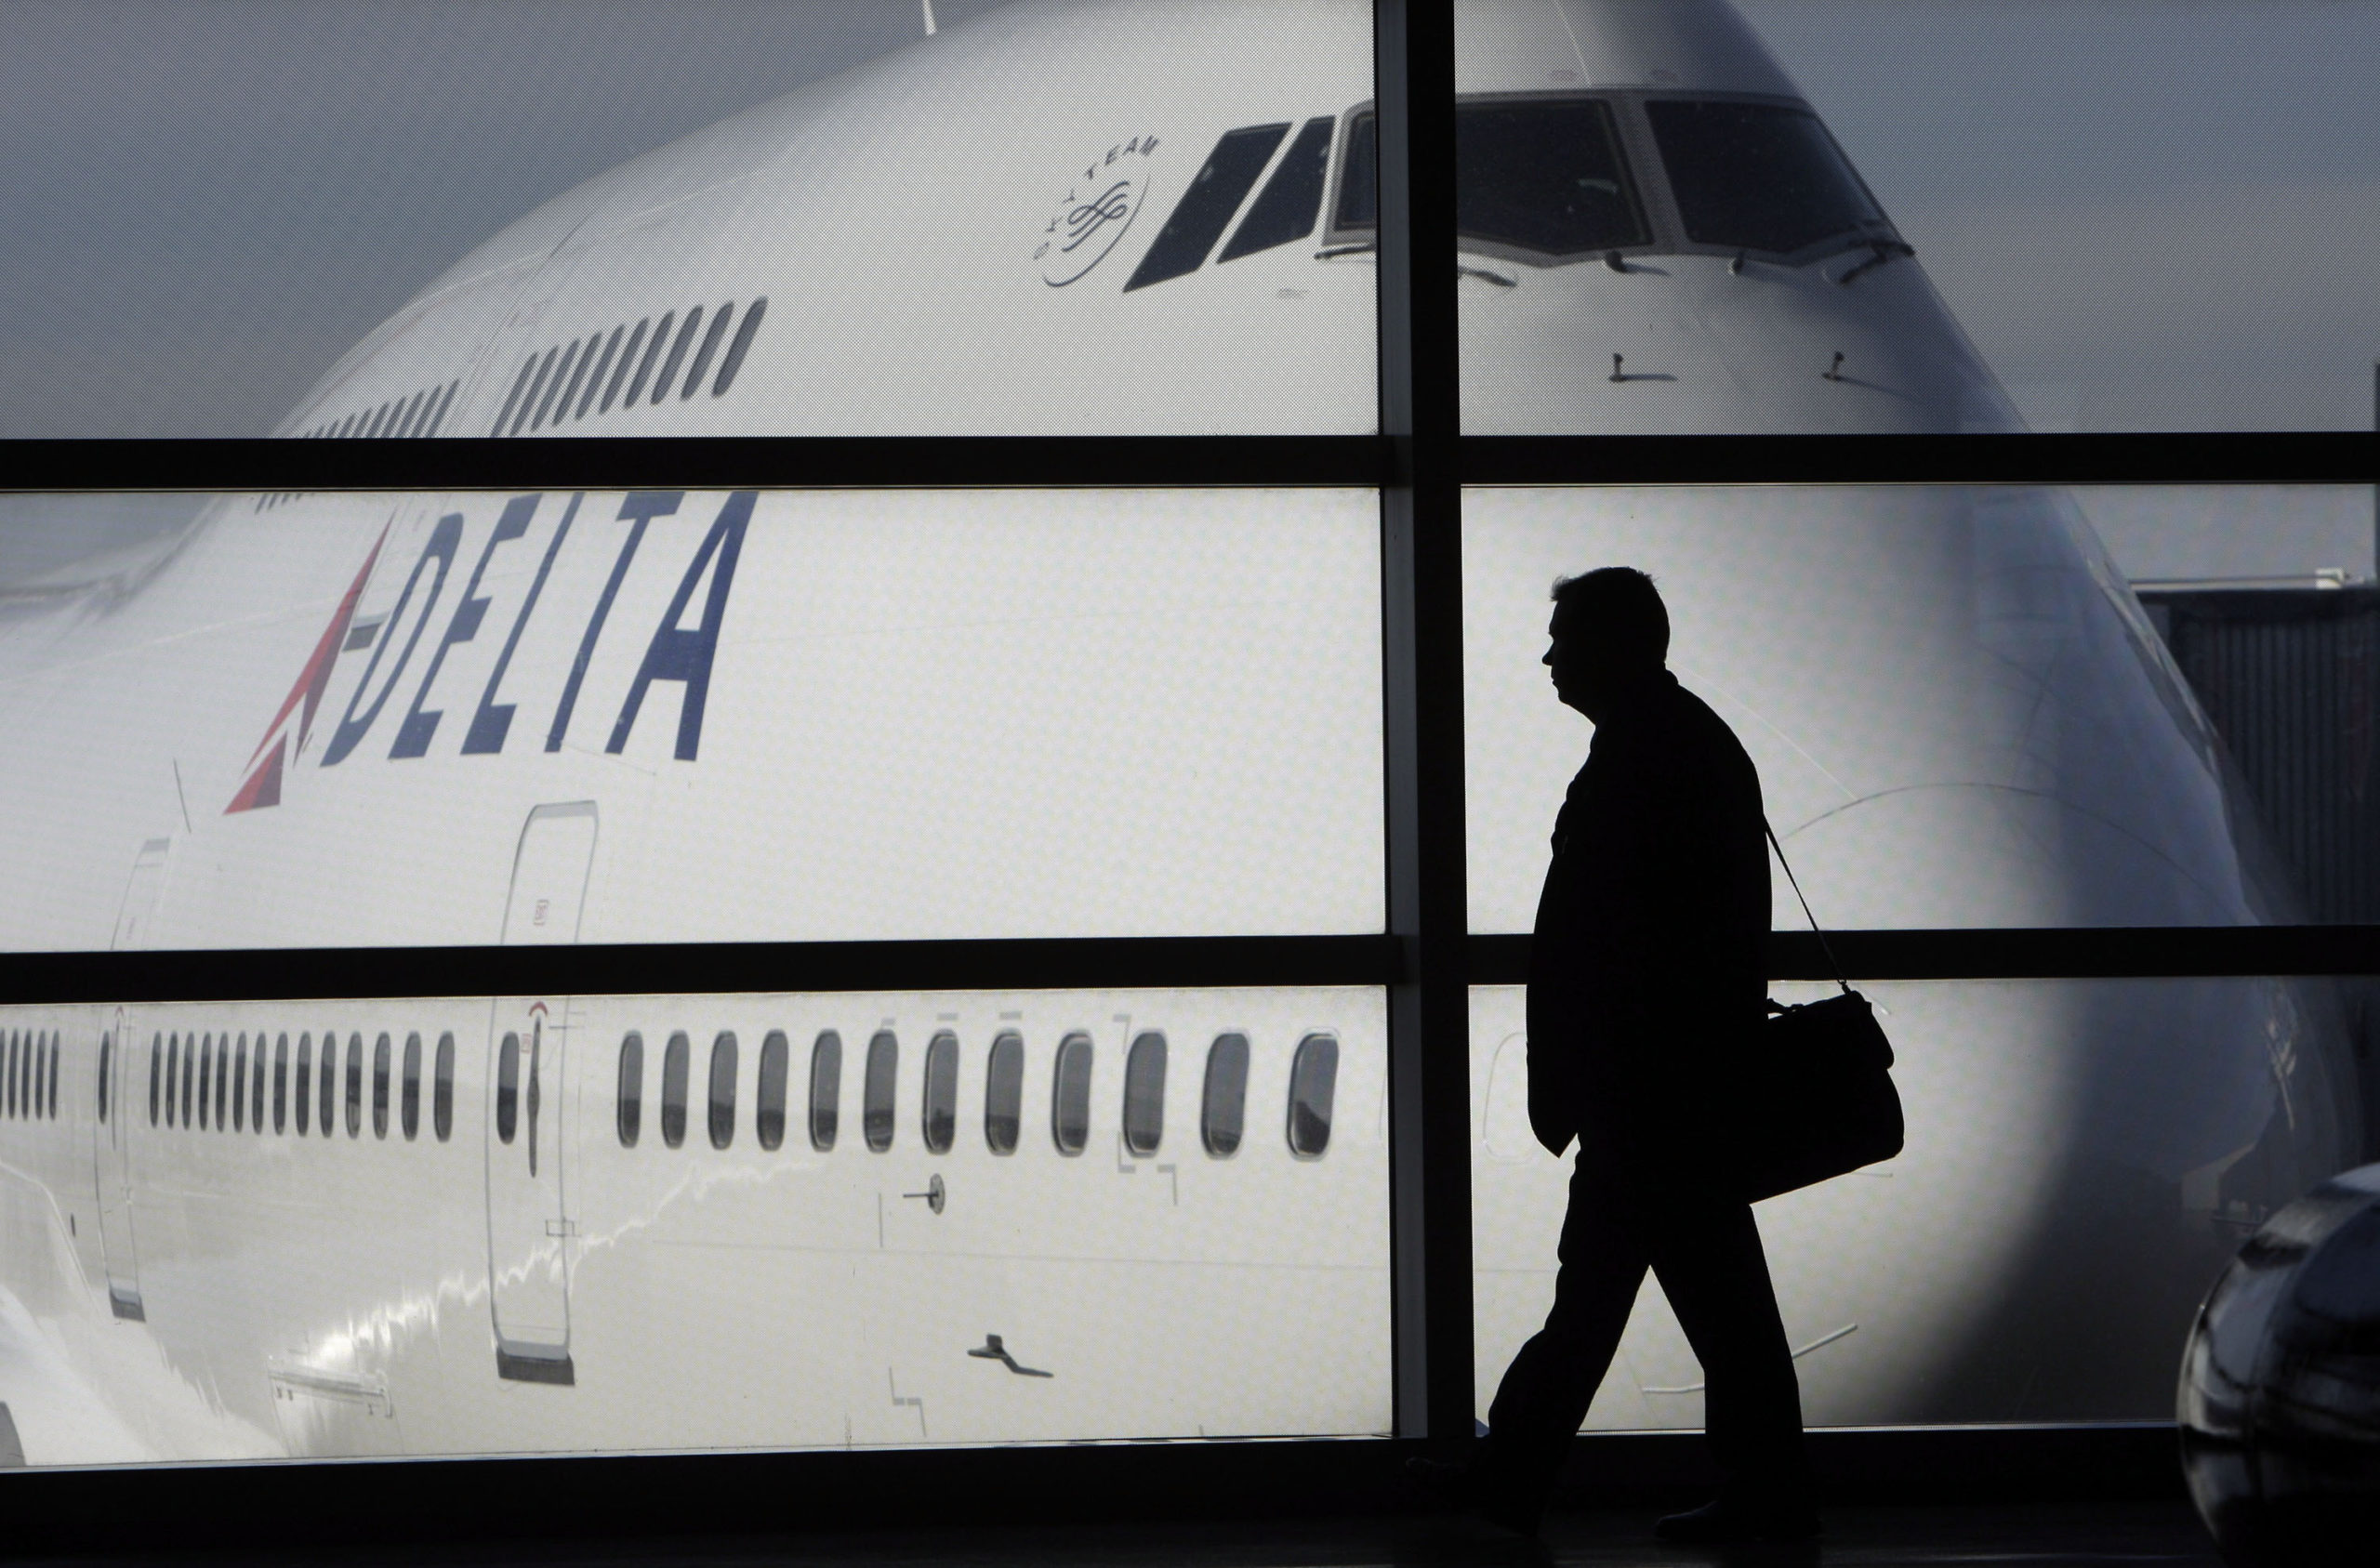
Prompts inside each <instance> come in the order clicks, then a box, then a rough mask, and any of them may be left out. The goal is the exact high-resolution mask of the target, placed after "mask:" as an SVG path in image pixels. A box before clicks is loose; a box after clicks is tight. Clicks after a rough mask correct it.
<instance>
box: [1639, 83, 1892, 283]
mask: <svg viewBox="0 0 2380 1568" xmlns="http://www.w3.org/2000/svg"><path fill="white" fill-rule="evenodd" d="M1645 112H1646V115H1647V116H1648V117H1649V118H1650V119H1651V121H1652V124H1653V139H1654V140H1655V141H1656V142H1657V143H1659V147H1660V150H1661V162H1662V164H1663V165H1665V166H1666V167H1667V169H1668V171H1669V177H1670V189H1671V191H1672V193H1673V195H1674V196H1675V197H1676V199H1677V210H1678V216H1679V217H1682V218H1683V219H1684V220H1685V222H1686V238H1687V239H1689V240H1691V241H1693V242H1694V243H1695V244H1703V245H1725V246H1728V247H1731V248H1734V249H1739V250H1758V251H1770V252H1774V253H1777V254H1779V255H1783V254H1787V253H1790V252H1793V251H1799V250H1805V249H1807V248H1808V247H1809V246H1811V245H1814V244H1818V243H1819V242H1820V241H1823V240H1831V239H1833V238H1835V237H1837V236H1839V235H1845V234H1849V235H1855V236H1858V237H1861V238H1869V237H1875V238H1883V237H1888V236H1889V235H1890V234H1891V233H1892V225H1891V224H1890V223H1888V222H1886V221H1885V218H1884V213H1883V212H1882V211H1881V210H1880V209H1879V208H1878V207H1877V205H1876V199H1875V198H1874V197H1873V196H1871V195H1870V194H1869V193H1868V188H1867V186H1866V185H1864V184H1863V183H1861V181H1860V178H1859V176H1858V173H1857V172H1856V171H1855V170H1853V168H1852V167H1851V161H1850V160H1849V159H1848V158H1845V156H1844V155H1843V150H1842V149H1841V148H1839V147H1837V146H1836V145H1835V144H1834V138H1832V137H1831V136H1829V135H1828V134H1827V129H1826V126H1825V125H1821V124H1819V122H1818V116H1817V115H1815V114H1813V113H1811V112H1809V111H1808V110H1806V109H1795V108H1792V107H1789V106H1787V105H1785V104H1778V103H1734V102H1717V103H1710V102H1697V101H1694V100H1691V99H1651V100H1649V101H1648V102H1646V105H1645Z"/></svg>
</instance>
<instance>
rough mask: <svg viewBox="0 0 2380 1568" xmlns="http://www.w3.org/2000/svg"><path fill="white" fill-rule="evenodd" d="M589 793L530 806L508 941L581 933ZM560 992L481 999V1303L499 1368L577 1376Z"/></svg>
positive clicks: (516, 1373) (509, 1372)
mask: <svg viewBox="0 0 2380 1568" xmlns="http://www.w3.org/2000/svg"><path fill="white" fill-rule="evenodd" d="M595 829H596V811H595V803H594V802H593V801H591V800H578V801H570V802H566V803H563V804H561V805H552V806H540V807H538V808H537V809H536V810H534V811H532V812H530V813H529V820H528V822H527V823H526V824H524V825H523V826H522V831H521V842H520V846H519V849H518V850H517V851H516V852H515V854H514V857H513V863H512V889H511V893H510V896H509V898H508V899H507V901H506V903H505V916H504V942H505V944H506V945H507V946H520V945H526V944H544V943H553V942H575V941H576V940H577V939H578V923H579V915H580V912H581V910H582V908H583V907H584V904H585V902H586V895H587V876H588V867H589V865H590V864H591V863H592V862H593V859H594V853H595ZM569 1011H570V999H569V998H568V997H545V996H521V997H499V998H498V999H497V1000H496V1003H495V1004H494V1006H493V1007H492V1008H490V1009H489V1018H488V1054H487V1072H486V1078H485V1082H486V1112H487V1115H486V1150H487V1238H488V1277H489V1279H490V1281H491V1287H490V1290H489V1293H488V1295H489V1303H490V1307H491V1310H492V1312H493V1315H494V1320H495V1327H496V1374H497V1376H498V1377H508V1378H511V1379H514V1380H516V1381H521V1382H531V1383H574V1382H575V1381H576V1380H577V1372H576V1368H575V1365H574V1364H573V1363H572V1360H571V1353H570V1270H571V1265H572V1263H573V1262H574V1261H575V1243H576V1238H577V1226H576V1225H575V1223H574V1222H573V1221H572V1219H571V1217H570V1203H569V1192H568V1188H567V1186H566V1184H565V1179H564V1168H563V1129H564V1127H565V1126H566V1125H567V1119H566V1118H565V1116H564V1115H563V1113H562V1090H563V1087H564V1085H565V1084H566V1082H567V1079H566V1077H565V1075H564V1050H565V1047H566V1046H567V1043H568V1040H569V1034H570V1025H569Z"/></svg>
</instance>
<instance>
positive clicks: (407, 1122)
mask: <svg viewBox="0 0 2380 1568" xmlns="http://www.w3.org/2000/svg"><path fill="white" fill-rule="evenodd" d="M397 1103H398V1107H399V1110H398V1120H399V1122H400V1123H401V1125H402V1126H403V1127H404V1134H405V1141H406V1142H408V1143H410V1142H412V1141H413V1140H414V1139H415V1138H416V1137H417V1136H418V1135H419V1134H420V1132H421V1036H420V1035H419V1034H407V1035H406V1036H405V1076H404V1089H403V1098H402V1099H401V1100H398V1102H397Z"/></svg>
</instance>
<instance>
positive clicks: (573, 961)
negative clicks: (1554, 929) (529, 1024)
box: [0, 925, 2380, 1007]
mask: <svg viewBox="0 0 2380 1568" xmlns="http://www.w3.org/2000/svg"><path fill="white" fill-rule="evenodd" d="M1530 940H1531V939H1530V938H1529V937H1528V936H1527V934H1526V933H1474V934H1472V935H1471V936H1470V938H1469V940H1468V941H1467V942H1465V943H1464V944H1463V953H1462V956H1463V958H1464V960H1465V964H1466V970H1467V980H1468V983H1470V984H1472V985H1519V984H1523V983H1525V982H1527V979H1528V961H1529V944H1530ZM1409 946H1410V944H1409V943H1408V942H1400V941H1399V940H1397V939H1395V938H1394V937H1391V936H1387V935H1384V934H1370V935H1366V934H1354V935H1340V936H1330V935H1323V936H1171V937H1018V938H997V937H995V938H970V939H959V940H949V941H925V942H902V941H885V942H623V943H606V944H588V945H583V946H582V945H573V946H554V947H494V946H489V947H333V948H238V949H230V948H226V949H216V948H200V949H186V950H177V951H161V952H123V953H117V952H108V953H15V954H6V955H0V1007H82V1006H100V1005H112V1004H118V1003H122V1004H126V1005H142V1006H146V1005H154V1004H160V1003H168V1004H170V1003H212V1002H282V1001H288V1002H301V1001H359V1000H369V1001H401V1000H407V999H415V998H426V997H450V996H605V995H608V996H636V995H759V994H788V995H832V994H837V993H852V992H869V991H877V992H884V991H901V992H914V991H1146V990H1219V989H1293V988H1302V987H1309V986H1376V987H1378V986H1393V985H1398V984H1402V983H1405V982H1408V980H1410V979H1411V978H1412V976H1413V974H1414V973H1415V960H1414V956H1413V955H1411V954H1410V953H1409V952H1408V947H1409ZM1830 946H1831V949H1832V952H1833V955H1834V959H1836V960H1839V961H1840V962H1841V964H1842V966H1843V971H1844V973H1845V974H1846V975H1848V976H1849V977H1850V978H1851V980H1852V982H1853V983H1854V984H1859V983H1865V982H1878V981H1908V980H2085V979H2106V980H2116V979H2132V978H2152V977H2162V978H2170V979H2190V978H2212V977H2220V976H2242V975H2271V976H2284V975H2352V974H2368V973H2380V926H2313V925H2304V926H2128V927H2087V926H2085V927H1971V928H1948V929H1908V930H1845V931H1830V932H1828V933H1827V936H1826V940H1825V942H1824V943H1821V942H1820V941H1819V939H1818V937H1817V936H1816V935H1814V934H1812V933H1811V932H1809V931H1778V932H1776V933H1775V934H1774V935H1773V936H1772V937H1771V938H1770V942H1769V965H1768V970H1769V978H1770V979H1772V980H1778V981H1809V980H1831V979H1832V978H1833V977H1834V973H1835V970H1834V968H1833V965H1832V963H1831V961H1830V959H1829V957H1828V948H1829V947H1830Z"/></svg>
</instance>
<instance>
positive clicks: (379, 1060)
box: [372, 1034, 390, 1138]
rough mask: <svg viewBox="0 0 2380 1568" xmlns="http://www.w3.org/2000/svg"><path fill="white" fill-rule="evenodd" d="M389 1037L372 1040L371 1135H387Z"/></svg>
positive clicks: (383, 1136)
mask: <svg viewBox="0 0 2380 1568" xmlns="http://www.w3.org/2000/svg"><path fill="white" fill-rule="evenodd" d="M389 1068H390V1050H389V1037H388V1035H386V1034H383V1035H381V1036H380V1037H379V1038H378V1039H377V1040H375V1041H373V1042H372V1136H373V1137H375V1138H386V1137H388V1136H389Z"/></svg>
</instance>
